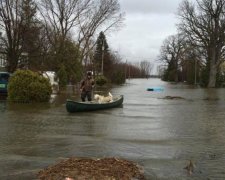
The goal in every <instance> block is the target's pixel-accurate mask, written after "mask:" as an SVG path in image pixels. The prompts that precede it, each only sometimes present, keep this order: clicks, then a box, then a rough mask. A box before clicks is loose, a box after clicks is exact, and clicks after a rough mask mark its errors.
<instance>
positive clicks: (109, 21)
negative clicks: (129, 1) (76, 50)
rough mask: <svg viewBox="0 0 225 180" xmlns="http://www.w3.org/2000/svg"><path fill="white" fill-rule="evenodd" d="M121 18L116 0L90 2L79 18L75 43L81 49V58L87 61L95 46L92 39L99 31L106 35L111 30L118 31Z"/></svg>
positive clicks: (122, 15) (93, 0)
mask: <svg viewBox="0 0 225 180" xmlns="http://www.w3.org/2000/svg"><path fill="white" fill-rule="evenodd" d="M123 17H124V14H122V13H120V5H119V3H118V0H92V1H91V3H90V6H88V9H87V11H86V13H85V14H83V16H79V28H78V37H77V41H78V42H79V46H80V47H81V57H83V58H84V57H86V59H87V56H89V54H90V52H91V51H92V50H93V48H94V46H95V45H96V41H94V40H93V38H94V37H95V35H97V33H98V32H99V31H103V32H104V33H106V32H107V31H109V30H112V29H113V28H116V29H117V30H118V28H119V27H120V25H121V24H122V22H123ZM89 58H90V57H89Z"/></svg>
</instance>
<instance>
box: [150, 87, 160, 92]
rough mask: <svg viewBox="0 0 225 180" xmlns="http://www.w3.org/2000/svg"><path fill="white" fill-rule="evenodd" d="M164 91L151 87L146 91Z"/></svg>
mask: <svg viewBox="0 0 225 180" xmlns="http://www.w3.org/2000/svg"><path fill="white" fill-rule="evenodd" d="M163 90H164V89H163V88H161V87H152V88H148V89H147V91H163Z"/></svg>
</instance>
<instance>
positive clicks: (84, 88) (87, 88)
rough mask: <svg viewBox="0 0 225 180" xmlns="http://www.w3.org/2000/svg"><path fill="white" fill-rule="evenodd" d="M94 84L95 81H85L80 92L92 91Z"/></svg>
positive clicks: (86, 79) (82, 82) (87, 79)
mask: <svg viewBox="0 0 225 180" xmlns="http://www.w3.org/2000/svg"><path fill="white" fill-rule="evenodd" d="M94 84H95V82H94V79H92V78H90V79H89V78H85V79H84V80H82V81H81V85H80V90H81V91H82V92H85V91H92V88H93V86H94Z"/></svg>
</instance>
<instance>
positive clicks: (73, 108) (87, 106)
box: [66, 95, 123, 113]
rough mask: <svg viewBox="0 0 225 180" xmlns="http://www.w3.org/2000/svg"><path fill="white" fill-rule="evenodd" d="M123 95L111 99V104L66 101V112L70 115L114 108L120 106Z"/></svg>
mask: <svg viewBox="0 0 225 180" xmlns="http://www.w3.org/2000/svg"><path fill="white" fill-rule="evenodd" d="M122 103H123V95H120V96H117V97H113V101H112V102H108V103H98V102H96V101H90V102H77V101H73V100H70V99H67V100H66V110H67V111H68V112H70V113H74V112H84V111H96V110H100V109H108V108H114V107H118V106H120V105H122Z"/></svg>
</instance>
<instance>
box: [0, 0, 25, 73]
mask: <svg viewBox="0 0 225 180" xmlns="http://www.w3.org/2000/svg"><path fill="white" fill-rule="evenodd" d="M21 6H22V4H21V1H20V0H1V1H0V28H1V30H2V32H3V36H1V41H2V42H1V44H2V46H3V47H4V48H3V49H4V51H3V53H4V54H5V55H6V62H7V65H6V69H7V71H9V72H13V71H15V69H16V68H17V65H18V61H19V58H20V56H21V53H22V48H21V45H22V31H23V28H22V27H23V22H24V19H23V17H22V16H21Z"/></svg>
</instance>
